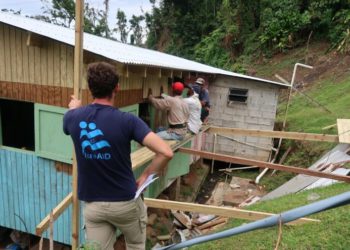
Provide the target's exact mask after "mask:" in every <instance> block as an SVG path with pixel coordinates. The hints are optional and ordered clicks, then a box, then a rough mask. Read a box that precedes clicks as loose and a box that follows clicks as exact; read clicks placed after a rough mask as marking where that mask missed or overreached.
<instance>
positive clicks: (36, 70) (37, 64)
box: [34, 47, 46, 84]
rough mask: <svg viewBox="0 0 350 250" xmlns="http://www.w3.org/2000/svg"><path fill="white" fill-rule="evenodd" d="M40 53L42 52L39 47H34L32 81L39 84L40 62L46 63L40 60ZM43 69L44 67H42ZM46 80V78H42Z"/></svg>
mask: <svg viewBox="0 0 350 250" xmlns="http://www.w3.org/2000/svg"><path fill="white" fill-rule="evenodd" d="M41 53H43V52H42V51H41V50H40V48H39V47H34V83H35V84H41V64H46V62H45V61H42V60H41ZM43 70H44V69H43ZM44 81H46V79H45V80H44Z"/></svg>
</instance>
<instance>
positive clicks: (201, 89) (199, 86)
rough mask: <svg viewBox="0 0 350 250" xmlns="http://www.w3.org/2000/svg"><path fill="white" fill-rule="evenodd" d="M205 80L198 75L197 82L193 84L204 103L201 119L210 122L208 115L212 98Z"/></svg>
mask: <svg viewBox="0 0 350 250" xmlns="http://www.w3.org/2000/svg"><path fill="white" fill-rule="evenodd" d="M204 84H205V80H204V79H203V78H201V77H198V78H197V80H196V82H195V84H194V85H193V90H194V91H195V92H196V93H197V94H198V95H199V100H200V102H201V104H202V111H201V120H202V122H203V123H207V122H208V116H209V111H210V99H209V91H208V89H207V88H205V86H204Z"/></svg>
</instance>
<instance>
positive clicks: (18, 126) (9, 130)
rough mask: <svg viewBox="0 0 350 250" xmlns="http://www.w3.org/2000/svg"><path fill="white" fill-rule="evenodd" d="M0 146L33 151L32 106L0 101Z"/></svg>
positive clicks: (19, 102) (17, 102)
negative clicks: (0, 144)
mask: <svg viewBox="0 0 350 250" xmlns="http://www.w3.org/2000/svg"><path fill="white" fill-rule="evenodd" d="M0 110H1V112H0V114H1V137H2V145H3V146H8V147H14V148H19V149H25V150H32V151H34V150H35V143H34V141H35V140H34V138H35V137H34V104H33V103H30V102H21V101H13V100H4V99H0Z"/></svg>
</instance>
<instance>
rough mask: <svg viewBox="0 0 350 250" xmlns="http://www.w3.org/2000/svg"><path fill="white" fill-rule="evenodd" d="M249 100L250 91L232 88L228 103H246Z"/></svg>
mask: <svg viewBox="0 0 350 250" xmlns="http://www.w3.org/2000/svg"><path fill="white" fill-rule="evenodd" d="M247 99H248V89H239V88H230V90H229V94H228V100H227V102H228V103H229V104H230V103H231V102H242V103H246V102H247Z"/></svg>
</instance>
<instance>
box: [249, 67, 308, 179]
mask: <svg viewBox="0 0 350 250" xmlns="http://www.w3.org/2000/svg"><path fill="white" fill-rule="evenodd" d="M298 66H300V67H304V68H308V69H313V68H314V67H312V66H310V65H306V64H302V63H296V64H295V65H294V70H293V76H292V81H291V83H290V90H289V95H288V100H287V106H286V112H285V114H284V120H283V124H282V131H284V129H285V127H286V123H287V114H288V109H289V103H290V97H291V95H292V91H293V86H294V81H295V75H296V73H297V68H298ZM276 77H277V78H278V79H279V80H281V81H282V82H284V83H286V82H287V81H286V80H284V79H283V78H282V77H280V76H278V75H276ZM287 83H288V82H287ZM281 144H282V138H280V139H279V142H278V146H277V152H276V153H275V157H274V158H273V160H272V162H275V161H276V158H277V155H278V153H279V150H280V147H281ZM268 170H269V169H268V168H265V169H264V170H263V171H262V172H261V173H260V174H259V175H258V177H256V178H255V183H256V184H258V183H259V181H260V179H261V178H262V177H263V176H264V175H265V174H266V172H267V171H268Z"/></svg>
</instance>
